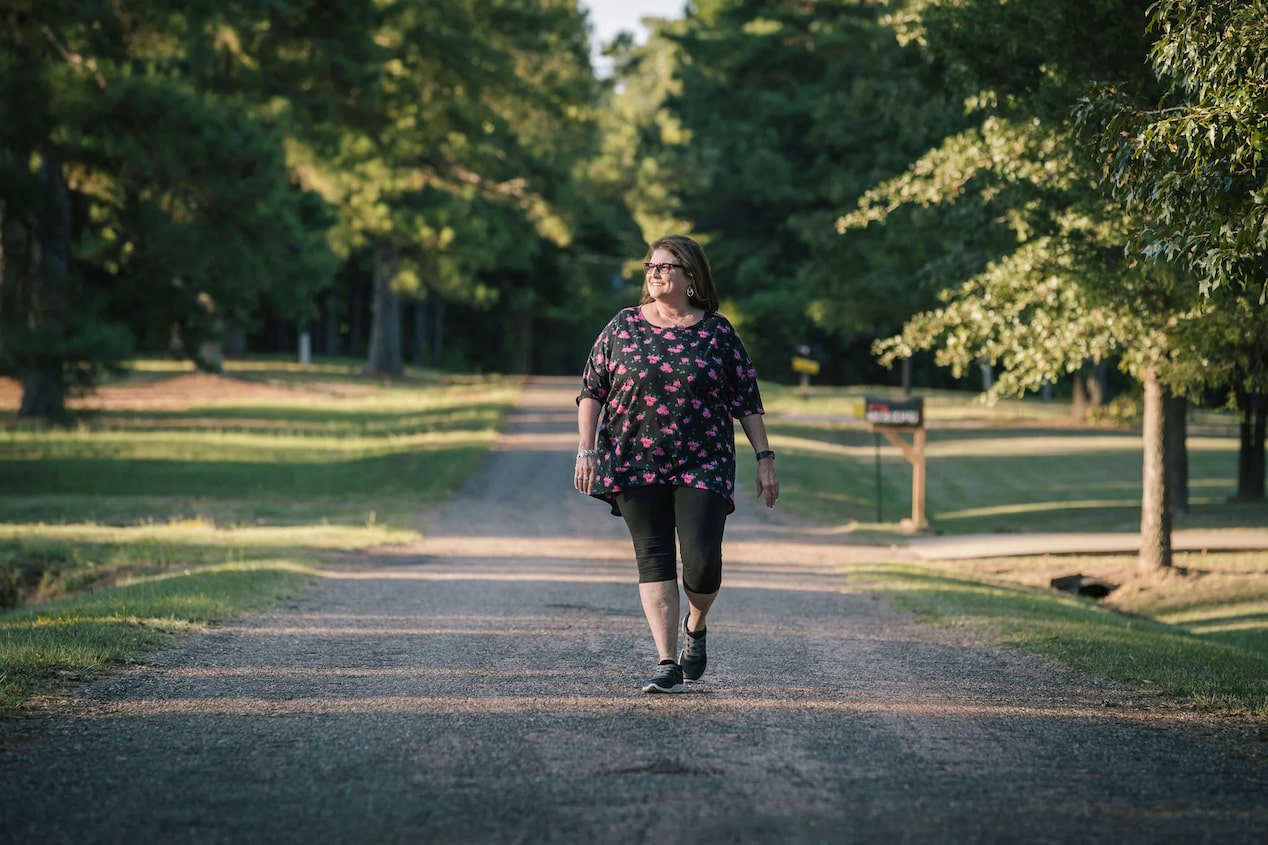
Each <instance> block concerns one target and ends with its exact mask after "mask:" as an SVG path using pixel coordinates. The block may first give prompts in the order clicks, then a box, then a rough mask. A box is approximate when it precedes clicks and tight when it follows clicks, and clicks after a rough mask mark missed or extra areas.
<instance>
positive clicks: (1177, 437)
mask: <svg viewBox="0 0 1268 845" xmlns="http://www.w3.org/2000/svg"><path fill="white" fill-rule="evenodd" d="M1188 437H1189V400H1188V399H1185V398H1184V397H1183V396H1172V397H1170V398H1169V399H1168V400H1167V479H1168V481H1167V483H1168V490H1169V491H1170V495H1171V512H1172V513H1173V514H1186V513H1188V512H1189V445H1188Z"/></svg>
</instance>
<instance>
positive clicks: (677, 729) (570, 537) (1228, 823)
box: [0, 380, 1268, 845]
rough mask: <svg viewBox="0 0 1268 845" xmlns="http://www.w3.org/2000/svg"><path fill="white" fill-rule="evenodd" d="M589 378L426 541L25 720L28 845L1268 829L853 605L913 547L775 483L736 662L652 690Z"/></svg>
mask: <svg viewBox="0 0 1268 845" xmlns="http://www.w3.org/2000/svg"><path fill="white" fill-rule="evenodd" d="M571 388H572V385H571V383H570V382H562V381H554V380H538V381H534V382H531V383H530V384H529V385H527V386H526V388H525V393H524V399H523V402H522V404H521V407H520V410H519V412H518V413H517V414H516V415H515V416H514V417H513V418H512V419H511V421H510V425H509V427H508V429H507V431H506V433H505V435H504V436H503V437H502V438H501V439H500V440H499V442H498V444H497V446H496V448H495V449H494V450H493V452H492V454H491V455H490V458H489V460H488V462H487V463H486V464H485V466H484V467H483V469H482V470H481V471H480V472H479V473H478V474H477V476H476V477H474V478H472V479H471V480H470V483H469V484H468V485H467V486H466V487H465V488H464V490H463V491H462V492H461V493H460V495H458V496H456V497H455V498H454V499H452V500H451V501H449V502H448V503H446V504H445V505H444V506H443V507H434V508H429V509H428V510H427V511H426V512H425V513H423V514H421V515H420V521H421V524H422V526H423V528H424V532H425V539H424V540H422V541H421V542H419V543H418V544H417V545H415V546H412V547H409V548H391V549H382V550H372V551H371V552H369V553H367V554H366V555H365V556H363V557H361V558H359V559H355V560H349V561H347V562H346V563H345V564H343V565H340V566H338V567H335V568H333V569H332V570H330V571H329V572H328V573H326V575H324V576H323V577H321V578H318V579H316V582H315V583H314V585H313V586H312V588H311V589H310V590H309V591H308V592H307V593H306V594H305V595H304V597H303V598H302V599H301V600H299V601H295V602H291V603H288V604H285V605H282V606H279V607H276V608H275V609H274V610H272V611H271V612H269V613H267V614H264V615H261V616H258V617H254V618H251V619H248V620H244V621H241V622H237V623H234V624H230V625H226V626H223V627H220V628H217V629H214V630H211V631H209V632H207V633H204V634H200V635H198V636H194V637H191V638H189V639H186V640H184V641H183V642H182V643H181V644H180V645H179V647H176V648H173V649H170V650H168V651H164V652H162V653H160V654H158V655H156V656H155V657H154V659H153V660H152V661H151V662H150V663H149V664H148V665H146V666H144V667H139V668H136V669H133V670H129V671H126V672H122V673H120V674H117V675H114V676H112V677H109V678H106V679H103V680H100V681H97V682H94V683H91V684H88V685H85V686H84V687H83V688H81V689H80V690H79V691H78V692H77V693H76V694H75V695H74V696H73V697H71V698H69V699H67V700H65V701H62V702H58V703H55V704H52V705H50V706H49V708H48V709H47V710H46V712H43V713H41V714H40V715H38V716H36V717H33V718H25V719H11V720H4V721H0V841H3V842H33V843H58V842H72V843H89V842H128V843H149V842H191V843H221V842H224V843H256V842H258V843H292V842H293V843H308V844H309V845H311V843H326V842H331V843H415V842H417V843H467V842H472V843H484V842H490V843H515V842H524V843H539V842H541V843H547V842H560V843H608V842H611V843H638V842H661V841H672V842H684V843H723V842H726V843H736V842H737V843H746V842H752V843H766V842H770V843H820V842H825V843H826V842H832V843H836V842H843V843H844V842H884V843H891V842H920V843H940V842H1026V843H1032V842H1078V843H1083V842H1115V843H1118V842H1184V843H1195V842H1212V843H1216V842H1218V843H1240V842H1247V843H1249V842H1262V841H1264V840H1265V836H1266V835H1268V763H1266V762H1265V760H1264V759H1263V755H1262V754H1246V753H1241V752H1239V751H1238V749H1237V747H1236V745H1235V743H1232V742H1230V741H1229V738H1228V737H1227V736H1226V733H1227V732H1226V731H1225V730H1224V729H1223V728H1222V727H1221V726H1220V725H1219V724H1218V723H1216V722H1215V721H1213V720H1211V719H1208V718H1205V717H1201V716H1198V715H1196V714H1192V713H1186V712H1183V711H1180V710H1178V709H1175V708H1168V707H1166V706H1163V705H1161V704H1159V703H1158V702H1157V701H1156V700H1155V699H1152V698H1150V697H1149V696H1147V695H1143V694H1141V693H1139V692H1138V691H1135V690H1131V689H1127V688H1117V687H1113V686H1109V685H1104V684H1098V683H1097V682H1095V681H1093V680H1091V679H1089V678H1087V677H1084V676H1081V675H1079V674H1077V673H1074V672H1071V671H1069V670H1067V669H1064V668H1062V667H1060V666H1058V665H1055V664H1053V663H1051V662H1048V661H1045V660H1042V659H1038V658H1033V657H1028V656H1020V655H1017V654H1013V653H1010V652H1008V651H1005V650H1002V649H998V648H994V647H989V646H985V645H982V644H980V643H977V642H975V641H974V640H973V638H972V636H971V635H970V634H968V633H967V632H964V631H958V630H954V629H952V630H945V629H934V628H930V627H928V626H921V625H918V624H915V622H914V621H913V620H912V619H911V618H909V617H908V616H906V615H904V614H903V613H901V612H899V611H897V610H895V609H894V608H892V607H890V606H889V605H887V604H886V603H885V602H883V601H880V600H877V599H875V598H872V597H870V596H868V595H866V594H864V593H856V592H852V591H851V585H850V581H849V579H848V578H847V577H845V576H844V575H842V574H841V572H840V570H839V568H838V566H839V564H840V563H842V562H845V561H851V560H869V559H871V560H876V559H894V558H896V557H902V556H903V555H904V554H906V552H905V550H902V549H892V548H887V547H868V546H862V545H856V544H849V543H848V541H843V540H842V539H841V538H840V537H837V536H832V535H831V533H830V532H825V531H823V530H821V529H815V528H814V527H813V526H806V525H800V524H798V523H797V522H796V521H795V520H793V519H791V518H789V517H788V516H786V515H784V514H782V513H781V512H779V511H775V512H766V511H764V510H763V509H761V508H759V507H757V506H756V504H755V503H754V502H753V500H752V499H751V498H750V497H751V494H752V478H751V477H748V476H747V475H744V476H742V477H741V479H740V480H741V482H742V484H743V487H744V489H745V491H746V493H745V495H743V496H742V497H741V503H740V510H739V511H737V513H736V514H735V516H734V517H733V518H732V521H731V523H730V524H729V526H728V535H727V536H728V542H727V546H726V560H727V563H726V567H727V568H726V574H725V580H724V585H723V592H722V595H721V598H720V599H719V600H718V603H717V605H716V606H715V609H714V612H713V614H712V615H711V616H710V619H709V622H710V626H709V630H710V636H709V646H710V661H709V672H708V674H707V675H706V676H705V679H704V680H703V681H702V682H701V683H699V684H696V685H693V686H690V687H689V690H690V691H689V693H688V694H686V695H679V696H650V695H644V694H642V693H640V692H638V683H639V682H640V681H641V680H643V677H644V675H646V674H647V672H648V671H649V670H650V668H651V667H652V665H653V664H654V662H655V655H654V650H653V648H652V644H651V638H650V635H649V634H648V632H647V628H646V624H645V622H644V621H643V618H642V615H641V612H640V611H639V607H638V600H637V590H636V587H635V584H634V581H635V577H634V569H633V563H632V554H631V551H630V549H629V540H628V538H627V536H626V535H625V530H624V526H623V524H622V523H621V522H620V520H618V519H616V518H614V517H611V516H609V515H608V513H607V508H606V507H605V506H604V505H602V504H601V503H599V502H597V501H594V500H590V499H588V498H584V497H581V496H579V495H577V494H576V493H575V492H574V491H573V490H572V488H571V486H570V478H571V470H572V464H573V460H572V451H573V449H574V447H575V436H576V435H575V412H574V405H573V403H572V398H571V397H572V395H573V394H572V389H571ZM741 467H742V469H743V468H744V467H743V464H742V465H741ZM783 482H784V484H785V485H786V486H787V485H788V484H790V483H794V482H792V481H791V480H790V479H788V478H785V479H783Z"/></svg>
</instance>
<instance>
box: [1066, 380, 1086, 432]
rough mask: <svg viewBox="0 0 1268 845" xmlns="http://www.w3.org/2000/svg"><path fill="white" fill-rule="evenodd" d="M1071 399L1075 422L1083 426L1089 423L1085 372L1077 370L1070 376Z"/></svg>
mask: <svg viewBox="0 0 1268 845" xmlns="http://www.w3.org/2000/svg"><path fill="white" fill-rule="evenodd" d="M1070 385H1071V388H1072V390H1071V397H1070V405H1071V408H1072V410H1073V414H1074V421H1075V422H1076V423H1079V424H1082V423H1085V422H1087V409H1088V403H1087V387H1086V386H1085V384H1084V380H1083V371H1082V370H1077V371H1076V372H1075V373H1074V374H1073V375H1072V376H1070Z"/></svg>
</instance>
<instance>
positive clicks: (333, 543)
mask: <svg viewBox="0 0 1268 845" xmlns="http://www.w3.org/2000/svg"><path fill="white" fill-rule="evenodd" d="M418 536H419V535H418V533H417V532H415V531H400V530H395V529H392V528H389V527H387V526H381V525H373V526H362V527H354V526H345V525H276V526H268V525H249V526H226V527H220V526H216V525H215V524H213V523H210V522H207V521H205V520H200V519H194V520H183V521H179V522H171V523H151V524H143V525H133V526H116V525H93V524H90V523H68V524H61V525H42V524H27V525H23V524H13V523H0V540H26V541H31V540H45V541H48V540H57V541H60V542H65V543H114V544H119V545H125V546H137V545H146V544H150V545H152V544H165V545H167V546H174V547H180V546H195V545H198V546H213V547H220V548H230V549H232V548H239V547H243V548H245V547H251V548H259V549H270V550H275V549H280V548H292V547H295V546H303V547H306V548H315V549H356V548H364V547H365V546H371V545H391V544H397V543H408V542H411V541H412V540H415V539H417V538H418Z"/></svg>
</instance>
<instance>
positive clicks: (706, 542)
mask: <svg viewBox="0 0 1268 845" xmlns="http://www.w3.org/2000/svg"><path fill="white" fill-rule="evenodd" d="M615 498H616V504H617V506H618V507H619V508H620V509H621V516H623V517H624V518H625V524H626V526H627V527H628V528H629V529H630V538H631V539H632V540H633V541H634V559H635V560H636V561H638V580H639V583H641V584H646V583H650V582H655V581H676V580H677V579H678V559H677V553H676V550H675V548H674V535H675V533H676V534H677V539H678V542H679V543H680V544H681V545H682V585H683V587H685V588H686V589H687V590H688V591H689V592H692V593H700V594H703V595H708V594H710V593H716V592H717V591H718V588H719V587H720V586H721V585H722V532H723V529H725V528H726V517H727V511H728V510H729V508H728V506H727V502H726V499H724V498H722V497H721V496H719V495H718V494H717V493H712V492H710V491H708V490H698V489H696V488H694V487H677V486H669V485H666V484H653V485H649V486H647V487H634V488H632V489H630V490H625V491H623V492H621V493H617V494H616V496H615Z"/></svg>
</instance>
